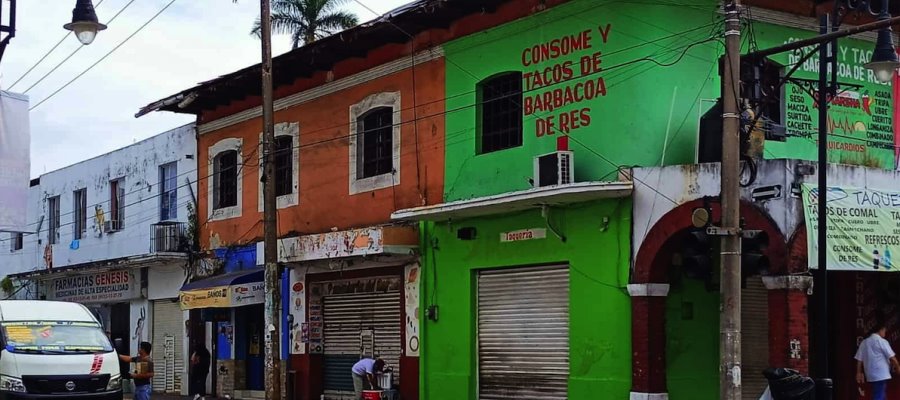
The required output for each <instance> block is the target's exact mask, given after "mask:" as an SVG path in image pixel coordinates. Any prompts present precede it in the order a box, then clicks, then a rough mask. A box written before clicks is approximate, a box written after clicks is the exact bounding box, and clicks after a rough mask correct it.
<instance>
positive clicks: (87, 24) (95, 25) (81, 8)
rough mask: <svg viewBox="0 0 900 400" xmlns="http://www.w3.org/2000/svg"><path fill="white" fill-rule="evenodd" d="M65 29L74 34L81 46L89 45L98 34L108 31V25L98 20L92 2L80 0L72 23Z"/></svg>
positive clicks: (76, 4) (74, 11) (73, 14)
mask: <svg viewBox="0 0 900 400" xmlns="http://www.w3.org/2000/svg"><path fill="white" fill-rule="evenodd" d="M63 28H66V29H67V30H70V31H72V32H74V33H75V37H77V38H78V41H79V42H81V44H84V45H88V44H91V42H93V41H94V38H95V37H97V32H99V31H102V30H104V29H106V25H103V24H101V23H100V22H99V21H98V20H97V13H96V12H94V4H93V2H91V0H78V2H77V3H75V9H74V10H72V22H70V23H68V24H65V25H63Z"/></svg>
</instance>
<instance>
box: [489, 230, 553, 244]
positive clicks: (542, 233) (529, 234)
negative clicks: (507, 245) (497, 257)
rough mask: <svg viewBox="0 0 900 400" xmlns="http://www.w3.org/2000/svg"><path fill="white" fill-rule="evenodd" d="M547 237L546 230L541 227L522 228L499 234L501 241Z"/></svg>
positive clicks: (519, 240)
mask: <svg viewBox="0 0 900 400" xmlns="http://www.w3.org/2000/svg"><path fill="white" fill-rule="evenodd" d="M545 238H547V230H546V229H543V228H532V229H522V230H518V231H512V232H503V233H501V234H500V241H501V242H521V241H523V240H537V239H545Z"/></svg>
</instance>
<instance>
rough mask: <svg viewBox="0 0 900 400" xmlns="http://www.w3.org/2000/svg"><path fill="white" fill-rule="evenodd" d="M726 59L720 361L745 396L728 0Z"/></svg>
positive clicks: (724, 376)
mask: <svg viewBox="0 0 900 400" xmlns="http://www.w3.org/2000/svg"><path fill="white" fill-rule="evenodd" d="M724 8H725V60H724V61H725V62H724V71H723V74H722V82H723V93H722V105H723V109H722V172H721V177H722V179H721V180H722V182H721V184H722V189H721V190H722V191H721V195H720V196H721V199H720V200H721V202H722V222H721V225H722V231H723V234H722V236H721V239H722V240H721V246H722V252H721V258H720V259H721V275H720V276H721V282H722V287H721V295H722V300H721V301H722V303H721V305H720V310H721V311H720V312H721V315H720V317H719V334H720V338H719V345H720V348H719V354H720V356H721V364H720V365H719V376H720V380H721V382H720V388H721V394H722V396H721V398H722V400H741V231H740V221H741V191H740V175H741V164H740V163H741V155H740V144H741V134H740V129H741V112H740V110H739V108H738V107H739V103H738V102H739V99H740V95H741V94H740V79H741V10H740V1H739V0H725V4H724Z"/></svg>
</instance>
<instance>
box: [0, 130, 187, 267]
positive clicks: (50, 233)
mask: <svg viewBox="0 0 900 400" xmlns="http://www.w3.org/2000/svg"><path fill="white" fill-rule="evenodd" d="M196 156H197V145H196V138H195V130H194V126H193V125H186V126H182V127H179V128H176V129H173V130H171V131H168V132H164V133H161V134H158V135H156V136H153V137H151V138H148V139H146V140H143V141H140V142H136V143H134V144H132V145H130V146H127V147H124V148H121V149H118V150H115V151H113V152H110V153H107V154H103V155H101V156H97V157H94V158H91V159H88V160H85V161H82V162H79V163H76V164H73V165H70V166H68V167H65V168H62V169H59V170H56V171H53V172H48V173H45V174H43V175H41V176H40V177H39V179H35V180H34V181H33V182H32V187H31V191H30V192H29V204H28V226H27V228H26V229H27V230H28V231H29V232H30V233H26V234H24V235H22V237H21V246H19V243H18V235H16V234H10V233H0V265H3V267H4V268H3V270H2V271H0V274H2V275H7V274H14V273H18V272H26V271H32V270H40V269H46V268H47V267H49V266H52V267H53V268H60V267H65V266H71V265H79V264H85V263H90V262H95V261H103V260H112V259H118V258H123V257H130V256H140V255H145V254H149V253H151V247H156V246H152V245H151V243H152V242H153V240H152V239H151V235H152V233H151V226H152V225H153V224H157V223H160V222H163V221H172V222H187V221H188V209H187V205H188V203H189V202H193V201H194V200H193V199H194V197H195V196H196V191H197V185H196V181H197V171H196V170H197V160H196ZM54 199H58V200H54Z"/></svg>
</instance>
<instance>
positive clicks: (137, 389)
mask: <svg viewBox="0 0 900 400" xmlns="http://www.w3.org/2000/svg"><path fill="white" fill-rule="evenodd" d="M152 351H153V345H151V344H150V343H149V342H141V344H140V345H139V346H138V355H136V356H126V355H119V359H121V360H122V361H125V362H127V363H134V364H135V371H134V372H133V373H132V374H131V377H132V378H133V379H134V400H150V392H152V391H153V388H152V387H151V386H150V380H151V379H153V358H152V357H150V353H151V352H152Z"/></svg>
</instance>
